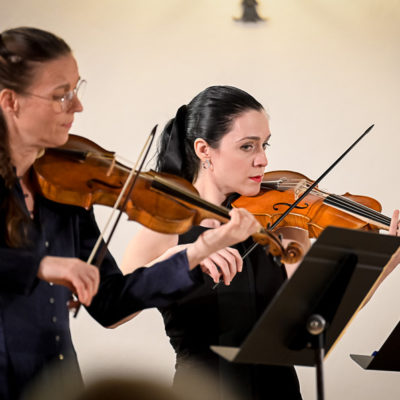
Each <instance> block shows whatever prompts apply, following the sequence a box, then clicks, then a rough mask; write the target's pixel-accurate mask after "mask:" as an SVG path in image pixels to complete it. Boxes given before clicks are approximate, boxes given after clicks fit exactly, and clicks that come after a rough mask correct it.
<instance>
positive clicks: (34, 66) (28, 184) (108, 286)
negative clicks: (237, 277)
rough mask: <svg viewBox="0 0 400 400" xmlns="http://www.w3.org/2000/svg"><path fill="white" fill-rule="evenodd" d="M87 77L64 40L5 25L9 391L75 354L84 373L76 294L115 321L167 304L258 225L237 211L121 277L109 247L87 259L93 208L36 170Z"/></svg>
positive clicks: (2, 135) (0, 198) (0, 319)
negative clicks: (52, 187) (36, 179)
mask: <svg viewBox="0 0 400 400" xmlns="http://www.w3.org/2000/svg"><path fill="white" fill-rule="evenodd" d="M83 85H84V81H83V80H81V79H80V77H79V72H78V67H77V63H76V61H75V59H74V57H73V55H72V53H71V50H70V48H69V47H68V45H67V44H66V43H65V42H64V41H63V40H62V39H60V38H58V37H56V36H55V35H53V34H51V33H49V32H46V31H42V30H38V29H34V28H17V29H11V30H8V31H4V32H2V33H1V34H0V204H1V211H0V222H1V224H0V226H1V229H2V235H1V239H0V309H1V314H0V398H2V399H5V400H7V399H17V398H19V397H20V395H21V393H22V392H23V391H24V389H25V388H26V387H27V385H28V384H29V383H30V382H31V381H32V380H33V379H34V378H35V377H37V376H39V375H41V374H42V373H43V372H44V370H45V368H46V367H47V366H48V365H50V364H55V365H61V364H63V363H65V362H67V361H68V362H69V363H71V364H72V365H73V367H74V371H75V372H76V374H77V375H78V376H79V369H78V365H77V360H76V355H75V352H74V349H73V345H72V341H71V334H70V330H69V316H68V308H67V305H66V304H67V302H68V301H69V299H70V297H71V294H72V293H75V294H76V295H77V297H78V298H79V301H80V302H81V303H82V304H84V305H85V306H86V307H87V309H88V311H89V313H90V314H91V315H92V316H93V317H94V318H95V319H96V320H97V321H98V322H100V323H101V324H102V325H104V326H110V325H112V324H115V323H117V322H118V321H120V320H122V319H123V318H125V317H127V316H129V315H131V314H133V313H135V312H137V311H138V310H142V309H144V308H148V307H154V306H157V307H165V306H168V305H169V304H170V303H171V302H172V301H173V300H176V299H177V298H179V296H181V295H182V294H185V293H187V292H188V291H190V290H192V289H193V288H195V287H196V286H197V285H199V284H201V282H202V279H203V278H202V273H201V271H199V269H198V268H195V266H196V265H198V264H199V263H200V262H201V260H203V259H204V258H205V257H207V256H208V255H209V254H211V253H214V252H215V251H217V250H220V249H223V248H225V247H226V246H230V245H232V244H233V243H236V242H238V241H241V240H244V239H245V238H246V237H248V236H249V235H250V234H252V233H254V232H256V231H257V229H258V224H257V222H256V221H255V219H254V218H253V216H251V215H250V214H249V213H248V212H247V211H246V210H239V211H235V212H234V213H232V214H231V217H232V218H231V221H230V222H228V223H227V224H226V225H224V226H222V227H220V228H217V229H215V230H213V231H209V232H207V233H206V234H205V235H203V236H201V237H200V238H199V239H198V240H196V241H194V242H193V244H192V245H191V246H189V247H187V248H186V249H184V250H183V251H180V252H178V253H176V254H175V255H173V256H172V257H170V258H169V259H167V260H164V261H162V262H159V263H156V264H154V265H153V266H152V267H150V268H140V269H137V270H136V271H135V272H133V273H131V274H128V275H125V276H123V275H122V273H121V272H120V270H119V269H118V267H117V265H116V263H115V261H114V259H113V258H112V256H111V255H110V254H109V253H107V254H106V256H105V259H104V261H103V263H102V264H101V266H100V267H99V269H98V268H96V267H95V266H93V265H89V264H87V263H86V262H85V260H87V259H88V256H89V254H90V252H91V250H92V248H93V246H94V244H95V242H96V240H97V237H98V235H99V230H98V228H97V225H96V222H95V219H94V214H93V210H92V209H90V210H89V211H86V210H84V209H83V208H79V207H76V206H71V205H63V204H59V203H55V202H52V201H50V200H48V199H46V198H44V197H42V196H40V195H39V194H38V193H35V188H34V185H33V183H32V179H31V174H32V165H33V163H34V161H35V159H36V158H37V157H38V156H39V155H40V153H42V152H43V150H44V149H45V148H48V147H56V146H59V145H62V144H64V143H65V142H66V141H67V139H68V132H69V130H70V128H71V125H72V123H73V120H74V115H75V113H77V112H81V111H82V109H83V108H82V104H81V102H80V100H79V94H80V90H81V88H82V86H83ZM239 227H240V229H239ZM135 265H137V263H135ZM235 272H236V270H235V268H233V269H232V270H230V271H229V273H227V274H224V273H223V275H224V278H225V279H231V275H233V274H234V273H235Z"/></svg>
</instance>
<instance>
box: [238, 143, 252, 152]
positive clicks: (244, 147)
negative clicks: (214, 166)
mask: <svg viewBox="0 0 400 400" xmlns="http://www.w3.org/2000/svg"><path fill="white" fill-rule="evenodd" d="M253 147H254V146H253V145H252V144H244V145H242V146H240V148H241V149H242V150H244V151H250V150H252V149H253Z"/></svg>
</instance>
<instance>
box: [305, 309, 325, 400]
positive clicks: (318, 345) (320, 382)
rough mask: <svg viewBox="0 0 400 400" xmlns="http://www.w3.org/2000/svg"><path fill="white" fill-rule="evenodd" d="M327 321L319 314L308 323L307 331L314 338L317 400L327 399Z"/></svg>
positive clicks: (314, 315)
mask: <svg viewBox="0 0 400 400" xmlns="http://www.w3.org/2000/svg"><path fill="white" fill-rule="evenodd" d="M325 328H326V321H325V319H324V318H323V317H322V316H321V315H319V314H313V315H311V316H310V318H309V319H308V321H307V331H308V333H310V334H311V335H313V336H315V338H314V345H313V347H314V353H315V368H316V380H317V399H318V400H324V399H325V391H324V357H325Z"/></svg>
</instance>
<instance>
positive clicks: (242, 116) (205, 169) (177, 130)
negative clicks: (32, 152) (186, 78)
mask: <svg viewBox="0 0 400 400" xmlns="http://www.w3.org/2000/svg"><path fill="white" fill-rule="evenodd" d="M270 137H271V133H270V129H269V124H268V116H267V114H266V113H265V111H264V109H263V107H262V105H261V104H260V103H259V102H257V101H256V100H255V99H254V98H253V97H252V96H250V95H249V94H247V93H246V92H244V91H242V90H239V89H236V88H233V87H224V86H216V87H210V88H208V89H206V90H204V91H203V92H201V93H200V94H199V95H197V96H196V97H195V98H194V99H193V100H192V101H191V102H190V103H189V104H188V105H187V106H182V107H181V108H180V109H179V110H178V112H177V114H176V116H175V118H174V119H172V120H171V121H170V122H169V123H168V124H167V126H166V127H165V129H164V131H163V133H162V137H161V141H160V149H159V154H158V159H157V163H158V164H157V166H158V170H159V171H162V172H169V173H173V174H179V175H181V176H183V177H184V178H186V179H187V180H189V181H191V182H193V185H194V186H195V187H196V189H197V190H198V192H199V194H200V196H201V197H202V198H204V199H206V200H208V201H210V202H213V203H215V204H218V205H221V204H222V205H226V206H228V207H229V205H230V202H231V201H233V200H234V198H235V196H236V195H237V194H241V195H247V196H251V195H256V194H257V193H258V192H259V190H260V184H261V180H262V177H263V173H264V169H265V167H266V166H267V157H266V154H265V150H266V148H267V147H268V144H269V140H270ZM206 222H209V223H208V224H205V226H204V227H196V228H193V229H192V230H190V231H189V232H188V233H186V234H184V235H180V236H179V237H178V236H177V235H163V234H160V233H155V232H152V231H150V230H148V229H142V230H141V231H140V232H139V234H138V235H137V236H135V237H134V238H133V240H132V242H131V243H130V246H129V247H128V250H127V253H126V255H125V259H124V262H123V270H124V271H125V272H130V271H131V270H132V269H131V268H132V265H137V266H139V265H140V264H143V263H144V264H146V263H148V262H149V261H151V260H152V259H154V258H157V257H159V256H160V255H161V254H163V253H164V252H165V251H167V250H168V249H169V248H171V247H172V246H175V245H184V244H186V243H191V242H192V241H194V240H196V238H197V237H198V235H199V234H201V232H204V231H205V229H206V228H207V227H210V226H213V221H206ZM251 244H252V241H251V240H248V241H244V242H242V243H240V244H239V245H238V246H235V247H234V248H229V249H224V250H221V251H219V252H216V253H215V254H213V255H211V256H210V257H208V258H206V259H204V260H203V261H202V265H203V268H204V269H206V270H207V271H208V273H209V275H210V276H211V277H212V279H206V281H205V283H204V285H203V286H202V287H200V288H199V289H197V290H196V291H194V292H193V293H191V294H190V295H188V296H186V297H185V298H184V299H181V300H179V301H177V302H176V303H175V304H173V305H171V306H167V307H160V311H161V313H162V314H163V318H164V322H165V327H166V332H167V334H168V336H169V337H170V341H171V344H172V346H173V347H174V349H175V351H176V353H177V366H176V375H175V379H174V384H175V385H178V386H179V385H180V384H184V383H185V380H186V377H188V376H189V375H190V374H192V373H193V372H196V369H197V368H198V367H199V368H207V369H210V370H211V371H212V374H213V376H217V377H218V378H219V380H220V382H221V393H223V392H224V390H225V389H226V388H229V390H233V391H234V392H235V393H239V394H241V395H242V396H243V398H249V399H250V398H257V399H258V398H267V397H268V398H290V399H300V398H301V394H300V388H299V383H298V380H297V377H296V373H295V371H294V368H292V367H270V366H250V365H242V364H234V363H228V362H225V361H224V360H222V359H220V358H218V356H217V355H216V354H214V353H213V352H212V351H211V350H210V349H209V346H210V345H213V344H219V345H227V346H237V345H239V344H240V343H241V341H242V340H243V339H244V338H245V336H246V334H247V333H248V332H249V330H250V329H251V328H252V327H253V325H254V323H255V322H256V321H257V319H258V317H259V316H260V314H261V313H262V312H263V310H264V309H265V307H266V305H267V304H268V303H269V301H270V300H271V299H272V297H273V296H274V294H275V293H276V292H277V290H278V289H279V287H280V285H281V284H282V283H283V282H284V280H285V279H286V271H285V269H284V267H283V266H282V265H281V264H280V263H279V262H278V261H277V260H274V259H273V258H272V257H271V256H269V255H267V254H266V253H265V251H264V250H263V249H262V248H261V247H259V248H257V249H256V250H255V251H254V252H252V253H251V254H250V256H249V257H246V258H245V260H244V261H243V263H244V265H243V269H242V260H241V257H240V255H241V254H243V253H244V252H245V250H246V249H248V248H249V247H250V246H251ZM224 270H238V271H240V273H239V274H237V275H236V276H235V278H234V279H233V280H230V279H226V278H225V279H224V285H218V286H217V288H215V289H213V287H214V284H215V283H216V282H219V280H220V273H221V271H224Z"/></svg>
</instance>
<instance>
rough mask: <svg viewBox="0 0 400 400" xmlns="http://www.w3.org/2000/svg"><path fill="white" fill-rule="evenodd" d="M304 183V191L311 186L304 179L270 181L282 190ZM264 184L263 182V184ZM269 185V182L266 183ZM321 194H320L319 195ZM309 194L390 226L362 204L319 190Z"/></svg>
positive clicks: (376, 213) (384, 218) (387, 218)
mask: <svg viewBox="0 0 400 400" xmlns="http://www.w3.org/2000/svg"><path fill="white" fill-rule="evenodd" d="M301 181H304V182H305V184H303V185H301V188H300V189H302V190H306V189H307V188H308V187H310V186H311V184H312V183H311V182H310V181H306V180H304V179H290V180H285V181H282V180H278V181H272V183H274V184H275V182H276V183H277V185H275V186H277V187H278V188H282V189H292V188H296V187H297V186H298V184H299V182H301ZM264 183H265V182H264ZM268 183H270V182H268ZM320 192H322V193H320ZM311 193H312V194H313V195H316V196H319V197H322V198H324V203H325V204H327V205H330V206H334V207H336V208H339V209H341V210H344V211H348V212H351V213H353V214H355V215H356V216H361V217H364V218H367V219H368V220H371V221H375V222H378V223H380V224H382V225H384V226H385V227H389V226H390V218H389V217H387V216H385V215H383V214H381V213H379V212H378V211H375V210H373V209H371V208H369V207H367V206H365V205H363V204H360V203H357V202H356V201H354V200H351V199H348V198H346V197H344V196H339V195H330V194H328V193H325V192H324V191H321V190H320V189H318V190H316V189H315V190H312V191H311Z"/></svg>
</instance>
